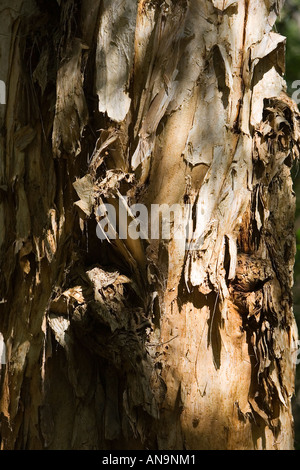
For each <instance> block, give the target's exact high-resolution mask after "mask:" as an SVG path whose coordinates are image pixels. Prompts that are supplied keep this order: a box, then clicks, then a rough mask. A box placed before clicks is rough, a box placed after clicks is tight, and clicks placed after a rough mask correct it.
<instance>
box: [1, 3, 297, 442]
mask: <svg viewBox="0 0 300 470" xmlns="http://www.w3.org/2000/svg"><path fill="white" fill-rule="evenodd" d="M280 7H281V2H278V1H272V0H268V1H267V0H265V1H261V0H242V1H230V0H227V1H226V0H224V1H223V0H220V1H219V0H212V1H211V0H191V1H186V0H182V1H171V0H166V1H148V0H140V1H139V2H134V1H132V0H126V1H123V2H121V1H119V0H113V1H106V0H105V1H102V2H101V1H100V0H99V1H97V2H95V1H91V0H83V1H82V2H81V7H80V8H79V6H78V5H77V3H76V2H75V1H74V0H65V1H62V2H58V3H57V9H56V10H53V9H51V10H50V9H49V10H47V7H45V6H43V5H42V3H41V6H40V7H38V6H35V4H34V3H33V2H32V3H31V2H29V1H22V0H19V2H17V1H16V2H15V4H14V7H12V6H11V5H10V4H9V2H8V3H7V8H4V9H3V10H2V11H1V16H0V24H1V25H2V24H5V28H6V30H5V31H6V32H5V34H6V36H5V43H4V42H3V50H5V54H3V55H1V58H0V66H1V70H3V73H4V75H5V76H3V77H0V78H1V79H4V80H5V81H6V83H7V86H8V89H7V96H8V101H7V104H6V107H5V108H4V107H1V108H0V113H1V114H0V118H1V126H3V132H2V135H1V145H0V152H1V154H0V156H1V160H0V197H1V199H0V226H1V231H0V249H1V276H0V281H1V294H0V296H2V298H3V303H1V304H0V308H1V310H3V313H2V314H1V316H0V332H1V333H2V334H3V336H4V339H5V342H6V346H7V364H6V366H4V367H2V369H1V402H0V403H1V405H0V406H1V408H0V410H1V425H0V435H1V446H2V448H3V449H21V448H29V449H37V448H48V449H58V448H63V449H121V448H122V449H123V448H127V449H128V448H150V449H151V448H159V449H292V448H293V420H292V414H291V397H292V395H293V391H294V373H295V354H293V348H294V347H295V344H296V341H297V330H296V326H295V321H294V318H293V313H292V298H291V287H292V277H293V276H292V274H293V260H294V254H295V243H294V232H293V219H294V205H295V197H294V194H293V191H292V181H291V177H290V167H291V165H292V164H293V162H294V160H295V159H296V158H298V144H299V115H298V111H297V107H296V106H295V104H294V103H293V102H292V101H291V100H290V99H289V98H288V97H287V95H286V94H285V82H284V78H283V74H284V43H285V38H283V37H282V36H280V35H278V34H277V33H275V32H273V31H272V28H273V25H274V23H275V20H276V17H277V14H278V9H279V8H280ZM1 47H2V46H1ZM1 51H2V49H1ZM4 64H8V68H5V66H4ZM124 197H127V198H128V199H126V198H125V199H124ZM120 201H121V203H122V207H123V210H124V211H125V213H126V211H128V213H127V214H126V216H125V217H123V218H122V220H121V222H120V225H119V226H118V230H119V231H121V230H122V229H124V226H125V227H126V226H127V225H128V224H130V223H132V215H131V214H130V205H131V204H132V203H141V204H144V205H146V206H147V207H148V209H149V210H150V208H151V205H152V204H167V205H168V206H169V207H170V206H172V205H173V204H178V205H180V206H181V207H182V208H184V207H187V205H188V204H189V205H190V207H191V208H193V209H192V210H191V211H190V212H188V211H186V212H185V218H184V220H183V223H182V227H181V230H182V237H179V238H178V237H176V236H175V233H174V230H173V228H174V226H175V223H176V220H175V221H174V226H173V225H172V224H171V238H170V240H164V239H160V240H155V239H151V236H149V240H141V239H137V240H134V239H132V238H127V239H124V240H123V239H120V238H117V239H116V240H113V241H110V243H109V242H103V243H102V242H101V241H100V240H99V239H98V238H97V235H96V234H97V232H96V222H97V221H98V220H99V212H98V209H99V207H101V206H102V205H103V204H104V203H105V202H109V203H110V204H113V205H115V207H117V208H118V207H120ZM128 204H129V205H128ZM150 222H151V221H150ZM121 224H124V226H121ZM189 224H190V225H191V226H193V232H192V233H191V234H190V238H189V239H188V240H187V242H188V247H187V246H186V240H185V226H187V225H189ZM177 235H178V234H177Z"/></svg>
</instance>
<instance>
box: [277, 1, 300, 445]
mask: <svg viewBox="0 0 300 470" xmlns="http://www.w3.org/2000/svg"><path fill="white" fill-rule="evenodd" d="M276 28H277V32H278V33H280V34H282V35H284V36H286V37H287V42H286V82H287V88H288V93H289V95H290V96H292V95H293V93H294V92H295V91H296V90H297V89H298V90H299V93H296V94H295V95H294V97H296V98H297V100H300V0H286V2H285V5H284V8H283V10H282V12H281V15H280V18H279V20H278V22H277V25H276ZM296 80H299V84H297V86H296V87H295V85H296V84H295V83H294V82H295V81H296ZM293 84H294V87H293ZM298 106H299V107H300V105H298ZM299 165H300V162H299V163H298V164H297V165H295V168H293V180H294V190H295V192H296V196H297V207H296V240H297V255H296V261H295V285H294V313H295V317H296V320H297V323H298V328H299V331H300V168H299ZM299 358H300V357H299V356H298V359H299ZM294 418H295V448H296V449H297V450H300V365H299V366H298V367H297V376H296V396H295V398H294Z"/></svg>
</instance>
